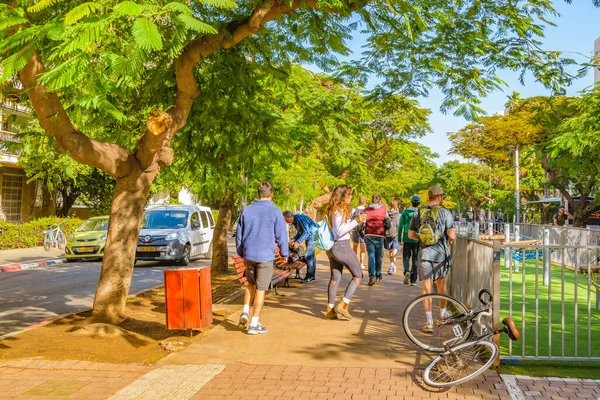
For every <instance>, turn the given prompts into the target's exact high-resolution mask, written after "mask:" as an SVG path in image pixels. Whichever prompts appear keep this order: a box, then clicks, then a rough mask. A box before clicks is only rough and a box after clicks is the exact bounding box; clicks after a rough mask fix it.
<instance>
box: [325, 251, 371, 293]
mask: <svg viewBox="0 0 600 400" xmlns="http://www.w3.org/2000/svg"><path fill="white" fill-rule="evenodd" d="M327 257H329V268H331V280H330V281H329V287H328V288H327V292H328V293H327V294H328V300H329V304H335V295H336V293H337V288H338V284H339V283H340V280H341V279H342V270H343V269H344V267H346V268H348V271H350V273H351V274H352V278H353V279H351V280H350V283H348V287H346V293H345V294H344V297H345V298H347V299H348V300H350V299H352V296H353V295H354V292H355V291H356V288H357V287H358V285H359V284H360V280H361V279H362V277H363V273H362V270H361V268H360V262H359V261H358V257H357V256H356V253H355V252H354V251H353V250H352V247H350V241H349V240H340V241H339V242H335V243H334V244H333V247H332V248H331V249H330V250H329V251H328V252H327ZM332 282H335V283H332Z"/></svg>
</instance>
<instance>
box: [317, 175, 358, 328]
mask: <svg viewBox="0 0 600 400" xmlns="http://www.w3.org/2000/svg"><path fill="white" fill-rule="evenodd" d="M351 201H352V189H351V188H350V186H348V185H341V186H338V187H336V188H335V189H334V191H333V193H332V195H331V198H330V200H329V204H327V207H326V209H325V214H326V215H327V218H328V220H329V227H330V228H331V230H332V232H333V236H334V237H335V243H334V244H333V247H332V248H331V249H330V250H329V251H328V252H327V257H329V264H330V268H331V279H330V281H329V287H328V289H327V293H328V304H327V312H326V314H325V316H326V317H327V318H329V319H335V318H340V319H351V318H352V315H350V312H349V311H348V306H349V304H350V300H351V299H352V296H353V295H354V292H355V291H356V288H357V287H358V285H360V281H361V279H362V277H363V274H362V270H361V268H360V262H359V261H358V257H357V256H356V253H355V252H354V251H353V250H352V247H351V245H350V232H351V231H352V229H354V228H355V227H356V225H358V222H362V221H364V220H365V219H366V215H365V214H358V215H356V216H355V217H354V218H353V217H352V216H351V209H350V202H351ZM344 267H346V268H348V270H349V271H350V273H351V274H352V279H351V280H350V283H348V287H346V292H345V293H344V299H343V301H341V302H340V303H339V304H338V305H337V306H335V298H336V293H337V287H338V282H340V280H341V279H342V271H343V269H344ZM334 306H335V308H334Z"/></svg>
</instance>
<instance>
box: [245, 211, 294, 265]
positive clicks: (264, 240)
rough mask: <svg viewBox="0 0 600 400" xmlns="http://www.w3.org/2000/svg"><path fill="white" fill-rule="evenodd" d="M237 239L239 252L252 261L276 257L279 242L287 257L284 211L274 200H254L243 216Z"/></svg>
mask: <svg viewBox="0 0 600 400" xmlns="http://www.w3.org/2000/svg"><path fill="white" fill-rule="evenodd" d="M235 242H236V243H235V244H236V249H237V253H238V255H239V256H240V257H243V258H245V259H247V260H250V261H254V262H269V261H273V260H275V251H276V249H277V247H276V244H278V245H279V249H280V252H281V256H282V257H283V258H287V257H288V255H289V251H288V231H287V224H286V222H285V219H284V218H283V214H282V213H281V210H280V209H279V208H277V206H275V204H273V202H272V201H271V200H254V202H253V203H252V204H250V205H249V206H246V208H244V210H243V211H242V215H240V219H239V221H238V226H237V231H236V234H235Z"/></svg>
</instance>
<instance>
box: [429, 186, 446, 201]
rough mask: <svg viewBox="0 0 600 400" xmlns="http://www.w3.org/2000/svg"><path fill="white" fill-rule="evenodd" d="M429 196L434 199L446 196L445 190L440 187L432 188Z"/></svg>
mask: <svg viewBox="0 0 600 400" xmlns="http://www.w3.org/2000/svg"><path fill="white" fill-rule="evenodd" d="M427 195H428V196H429V198H433V197H437V196H443V195H444V189H442V188H441V187H439V186H432V187H430V188H429V190H428V191H427Z"/></svg>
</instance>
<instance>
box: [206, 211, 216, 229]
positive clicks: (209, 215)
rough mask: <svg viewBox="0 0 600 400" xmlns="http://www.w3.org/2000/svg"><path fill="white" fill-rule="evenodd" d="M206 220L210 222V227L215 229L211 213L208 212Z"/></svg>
mask: <svg viewBox="0 0 600 400" xmlns="http://www.w3.org/2000/svg"><path fill="white" fill-rule="evenodd" d="M208 220H209V221H210V227H211V228H214V227H215V220H214V219H213V215H212V212H208Z"/></svg>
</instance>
